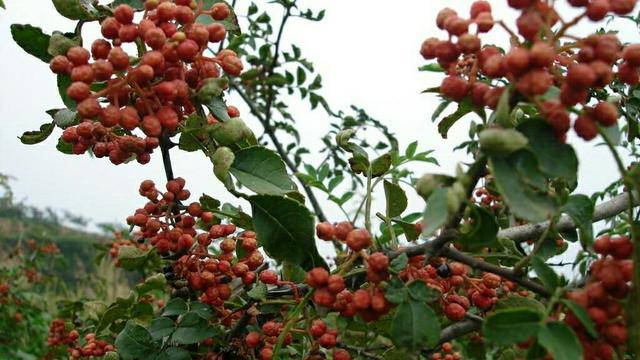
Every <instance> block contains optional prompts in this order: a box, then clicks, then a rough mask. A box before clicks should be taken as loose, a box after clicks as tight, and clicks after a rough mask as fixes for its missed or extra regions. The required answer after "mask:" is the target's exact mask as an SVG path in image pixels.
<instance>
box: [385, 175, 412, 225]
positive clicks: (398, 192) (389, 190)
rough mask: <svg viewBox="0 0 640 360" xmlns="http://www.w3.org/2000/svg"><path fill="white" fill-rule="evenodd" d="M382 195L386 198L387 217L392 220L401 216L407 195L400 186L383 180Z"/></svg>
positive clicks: (405, 205) (405, 206)
mask: <svg viewBox="0 0 640 360" xmlns="http://www.w3.org/2000/svg"><path fill="white" fill-rule="evenodd" d="M384 195H385V197H386V198H387V216H388V217H390V218H392V217H396V216H400V215H402V212H403V211H404V210H405V209H406V208H407V195H406V194H405V193H404V190H402V188H401V187H400V185H398V184H394V183H391V182H389V181H386V180H385V181H384Z"/></svg>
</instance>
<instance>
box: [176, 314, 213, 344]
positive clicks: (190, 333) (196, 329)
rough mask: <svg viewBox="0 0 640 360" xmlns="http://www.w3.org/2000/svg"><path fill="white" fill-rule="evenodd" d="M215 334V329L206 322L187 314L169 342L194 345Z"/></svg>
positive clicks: (196, 315) (197, 316) (195, 315)
mask: <svg viewBox="0 0 640 360" xmlns="http://www.w3.org/2000/svg"><path fill="white" fill-rule="evenodd" d="M216 333H217V331H216V329H215V328H213V327H212V326H210V325H209V322H208V321H207V320H205V319H203V318H202V317H200V316H199V315H198V314H196V313H193V312H189V313H186V314H185V315H184V316H183V317H182V319H180V323H179V324H178V327H177V328H176V330H175V331H174V332H173V334H172V335H171V341H172V342H174V343H176V344H196V343H199V342H200V341H202V340H204V339H206V338H209V337H212V336H213V335H215V334H216Z"/></svg>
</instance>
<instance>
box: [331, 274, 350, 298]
mask: <svg viewBox="0 0 640 360" xmlns="http://www.w3.org/2000/svg"><path fill="white" fill-rule="evenodd" d="M345 287H346V286H345V283H344V278H343V277H342V275H338V274H334V275H331V276H329V278H328V280H327V289H328V290H329V292H331V293H332V294H338V293H340V292H341V291H342V290H344V289H345Z"/></svg>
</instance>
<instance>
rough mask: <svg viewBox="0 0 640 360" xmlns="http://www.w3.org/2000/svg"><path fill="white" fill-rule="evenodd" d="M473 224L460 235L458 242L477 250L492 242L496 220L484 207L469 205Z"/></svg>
mask: <svg viewBox="0 0 640 360" xmlns="http://www.w3.org/2000/svg"><path fill="white" fill-rule="evenodd" d="M471 218H472V219H473V224H472V227H471V230H469V231H468V232H464V233H462V234H461V236H460V242H461V243H462V244H464V245H465V247H466V248H468V249H470V250H478V249H480V248H484V247H487V246H490V245H491V244H493V242H494V241H495V240H496V236H497V235H498V229H499V227H498V221H497V220H496V217H495V216H494V215H493V214H492V213H490V212H489V211H488V210H487V209H486V208H484V207H481V206H473V207H471Z"/></svg>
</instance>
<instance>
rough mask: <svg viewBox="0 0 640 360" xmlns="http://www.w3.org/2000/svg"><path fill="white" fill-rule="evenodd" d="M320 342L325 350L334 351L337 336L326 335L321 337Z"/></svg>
mask: <svg viewBox="0 0 640 360" xmlns="http://www.w3.org/2000/svg"><path fill="white" fill-rule="evenodd" d="M318 342H319V343H320V346H322V347H323V348H325V349H332V348H334V347H335V346H336V342H337V341H336V337H335V335H332V334H324V335H322V336H320V339H319V340H318Z"/></svg>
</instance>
